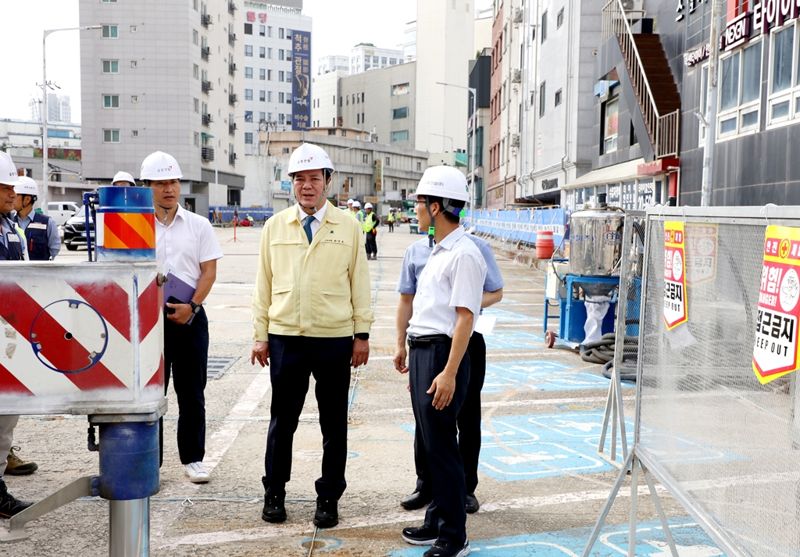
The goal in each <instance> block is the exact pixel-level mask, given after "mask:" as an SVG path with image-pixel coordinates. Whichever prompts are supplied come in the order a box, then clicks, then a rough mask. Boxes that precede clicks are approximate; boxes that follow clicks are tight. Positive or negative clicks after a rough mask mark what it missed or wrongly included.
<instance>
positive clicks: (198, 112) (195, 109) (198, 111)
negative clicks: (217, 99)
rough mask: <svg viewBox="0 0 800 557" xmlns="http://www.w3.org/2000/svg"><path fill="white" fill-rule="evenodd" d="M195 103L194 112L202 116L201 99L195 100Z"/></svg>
mask: <svg viewBox="0 0 800 557" xmlns="http://www.w3.org/2000/svg"><path fill="white" fill-rule="evenodd" d="M193 101H194V111H195V112H196V113H197V114H200V99H198V98H194V99H193Z"/></svg>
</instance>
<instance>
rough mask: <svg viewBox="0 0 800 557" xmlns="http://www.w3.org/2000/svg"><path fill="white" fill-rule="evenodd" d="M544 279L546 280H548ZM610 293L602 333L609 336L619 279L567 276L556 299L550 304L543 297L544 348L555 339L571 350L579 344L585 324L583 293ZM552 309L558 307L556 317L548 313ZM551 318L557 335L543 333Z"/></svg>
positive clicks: (550, 345) (547, 332)
mask: <svg viewBox="0 0 800 557" xmlns="http://www.w3.org/2000/svg"><path fill="white" fill-rule="evenodd" d="M548 278H550V277H549V276H548ZM604 286H606V287H607V290H608V291H611V292H613V294H612V299H611V302H610V304H609V308H608V312H607V313H606V315H605V317H604V318H603V325H602V332H603V334H605V333H611V332H613V331H614V312H615V311H616V307H617V303H616V297H617V289H618V287H619V277H592V276H580V275H572V274H568V275H566V276H565V277H564V288H563V291H561V289H559V291H560V293H559V296H558V299H556V300H553V299H550V298H548V297H547V296H545V299H544V322H543V329H544V341H545V344H546V345H547V347H548V348H552V347H553V346H554V345H555V343H556V340H557V339H560V340H561V341H562V342H564V343H565V344H567V345H568V346H570V347H572V348H574V347H576V346H577V345H579V344H580V343H581V342H583V339H584V338H585V333H584V330H583V326H584V324H585V323H586V305H585V304H586V302H584V292H585V291H586V290H595V289H602V290H606V288H604ZM552 306H558V310H559V313H558V315H553V314H551V313H550V308H551V307H552ZM551 318H558V319H559V324H558V335H556V334H555V332H553V331H549V330H548V329H547V325H548V322H549V320H550V319H551Z"/></svg>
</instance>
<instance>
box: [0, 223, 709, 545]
mask: <svg viewBox="0 0 800 557" xmlns="http://www.w3.org/2000/svg"><path fill="white" fill-rule="evenodd" d="M216 232H217V236H218V238H219V240H220V242H221V244H222V246H223V250H224V252H225V258H224V259H223V260H222V261H221V262H220V264H219V268H218V279H217V283H216V285H215V286H214V289H213V291H212V293H211V295H210V297H209V299H208V301H207V311H208V314H209V320H210V324H211V325H210V332H211V349H210V355H211V356H213V357H229V358H233V359H234V362H233V364H232V365H231V367H230V368H229V369H228V370H227V371H225V373H224V374H223V375H222V376H221V377H219V378H218V379H213V380H210V381H209V383H208V387H207V389H206V400H207V414H208V434H207V455H206V459H205V460H206V463H207V465H208V467H209V468H210V469H211V471H212V472H211V482H210V483H208V484H206V485H200V486H198V485H194V484H191V483H189V482H188V481H187V479H186V478H185V477H184V472H183V468H182V466H181V465H180V462H179V460H178V456H177V449H176V446H175V425H176V416H177V403H176V401H175V397H174V393H173V392H172V391H171V392H170V396H169V405H170V406H169V411H168V414H167V416H166V418H165V424H166V431H165V440H166V442H165V445H166V446H165V459H164V466H163V468H162V469H161V490H160V492H159V493H158V494H157V495H155V496H153V497H152V499H151V518H150V520H151V540H150V547H151V554H152V555H169V556H171V557H174V556H179V555H226V556H264V555H275V556H295V555H297V556H301V555H302V556H307V555H329V556H332V557H333V556H337V557H344V556H367V555H370V556H371V555H394V556H397V557H400V556H409V557H410V556H418V555H421V554H422V552H423V551H424V548H412V547H411V546H408V545H406V544H405V543H404V542H403V541H402V539H401V538H400V530H401V529H402V528H403V527H405V526H408V525H414V524H419V523H421V519H422V516H423V511H416V512H406V511H404V510H403V509H402V508H401V507H400V506H399V501H400V500H401V499H402V498H403V497H404V496H405V495H407V494H408V493H410V492H411V491H412V490H413V486H414V479H415V478H414V468H413V460H412V433H413V417H412V413H411V405H410V401H409V396H408V392H407V390H406V383H407V379H406V377H405V376H402V375H400V374H398V373H397V372H396V371H395V370H394V369H393V366H392V361H391V360H392V355H393V351H394V346H395V329H394V314H395V307H396V303H397V298H398V295H397V293H396V291H395V288H396V284H397V278H398V275H399V270H400V264H401V261H402V255H403V252H404V250H405V248H406V246H408V245H409V244H410V243H411V242H412V241H413V240H415V239H416V238H418V236H415V235H411V234H409V231H408V227H407V226H406V225H401V226H399V227H398V228H397V229H396V231H395V232H394V233H393V234H389V233H388V232H387V229H386V228H385V227H384V228H382V230H381V233H380V234H379V236H378V244H379V255H378V259H377V260H376V261H370V262H369V266H370V272H371V278H372V297H373V301H374V310H375V316H376V321H375V324H374V325H373V328H372V333H371V340H370V347H371V351H370V360H369V364H368V365H367V366H365V367H364V368H362V369H358V370H355V372H354V373H353V380H352V385H351V401H352V404H351V410H350V429H349V450H350V459H349V462H348V468H347V479H348V488H347V491H346V492H345V494H344V496H343V498H342V500H341V502H340V523H339V525H338V526H337V527H335V528H333V529H329V530H318V531H315V528H314V526H313V524H312V516H313V513H314V508H315V505H314V499H315V493H314V479H315V478H316V477H317V476H318V474H319V468H320V460H321V435H320V433H319V427H318V424H317V414H316V403H315V401H314V397H313V385H312V387H311V390H310V393H311V394H310V395H309V396H308V397H307V400H306V406H305V411H304V413H303V415H302V417H301V423H300V427H299V429H298V431H297V434H296V436H295V443H294V455H293V463H294V464H293V466H294V468H293V474H292V481H291V482H290V483H289V484H288V485H287V510H288V514H289V518H288V520H287V522H286V523H284V524H281V525H272V524H267V523H265V522H263V521H262V520H261V507H262V503H263V489H262V486H261V476H262V474H263V457H264V446H265V437H266V430H267V426H268V422H269V401H270V384H269V375H268V372H267V371H266V370H262V369H260V368H258V367H255V366H252V365H251V364H250V362H249V353H250V346H251V340H250V339H251V335H252V329H251V325H250V296H251V292H252V289H253V283H254V279H255V269H256V260H257V253H258V240H259V232H260V229H247V228H244V229H243V228H240V229H238V231H237V238H236V241H234V240H233V230H232V229H217V230H216ZM496 253H497V255H498V261H499V264H500V267H501V270H502V272H503V275H504V278H505V281H506V287H505V297H504V299H503V301H502V302H501V303H500V304H499V305H497V306H496V307H495V308H492V309H491V310H489V311H487V314H488V315H492V316H495V317H496V318H497V326H496V329H495V332H494V334H492V335H491V336H487V345H488V370H487V379H486V385H485V387H484V396H483V452H482V456H481V468H480V485H479V486H478V489H477V492H476V493H477V496H478V498H479V500H480V502H481V505H482V506H481V509H480V511H479V512H478V513H477V514H475V515H471V516H469V518H468V524H467V528H468V533H469V536H470V539H471V540H472V547H473V552H474V553H476V554H479V555H496V556H500V555H502V556H525V555H534V554H535V555H576V554H577V555H579V554H580V552H581V550H582V547H583V544H584V543H585V540H586V537H587V535H588V528H590V527H591V526H592V525H593V524H594V521H595V520H596V518H597V516H598V513H599V511H600V508H601V506H602V504H603V503H604V502H605V500H606V498H607V496H608V494H609V491H610V488H611V485H612V483H613V482H614V479H615V478H616V476H617V471H616V468H614V467H612V466H610V465H609V464H607V463H606V462H605V461H604V460H603V459H601V458H599V457H598V455H597V440H598V438H599V434H600V429H601V428H600V424H601V418H602V411H603V408H604V406H605V401H606V392H607V387H608V381H607V380H605V379H604V378H602V376H601V375H600V372H599V366H597V365H592V364H586V363H584V362H582V361H581V360H580V358H579V357H578V356H577V355H576V354H575V353H573V352H571V351H569V350H565V349H546V348H545V347H544V343H543V339H542V314H543V295H544V284H543V283H544V275H543V272H542V271H539V270H536V269H535V268H533V267H530V266H528V265H523V264H520V263H518V262H515V261H514V260H513V259H511V258H509V253H510V254H512V255H513V253H514V252H513V251H511V252H506V251H505V250H502V249H500V246H498V249H497V250H496ZM84 258H85V252H79V253H78V254H74V253H66V252H65V253H63V254H62V256H60V257H59V259H61V260H64V261H68V260H70V261H72V260H74V261H75V262H78V261H81V260H82V259H84ZM553 328H557V322H555V323H553V324H551V329H553ZM625 392H626V408H627V411H628V415H629V416H632V404H631V400H632V396H633V389H632V388H630V387H626V390H625ZM629 421H630V420H629ZM86 426H87V423H86V419H85V417H81V416H77V417H76V416H30V417H23V418H22V419H21V420H20V424H19V426H18V428H17V430H16V439H15V444H16V445H20V446H21V454H22V456H23V457H24V458H27V459H31V460H35V461H36V462H38V463H39V471H38V472H36V473H35V474H34V475H33V476H29V477H7V478H6V480H7V483H8V485H9V488H10V490H11V491H12V493H14V494H15V495H17V496H18V497H20V498H24V499H31V500H36V499H40V498H42V497H44V496H46V495H47V494H49V493H52V492H53V491H55V490H56V489H58V487H59V486H62V485H64V484H66V483H68V482H69V481H71V480H72V479H75V478H77V477H79V476H83V475H91V474H95V473H97V454H96V453H90V452H88V451H87V450H86ZM628 484H629V482H627V483H626V487H624V488H623V490H622V491H621V493H620V498H619V499H618V501H617V503H616V504H615V506H614V508H613V509H612V513H611V515H610V517H609V522H610V524H611V526H609V527H608V528H606V529H605V530H604V532H603V534H604V535H603V538H601V541H600V542H598V544H597V546H596V547H595V552H593V553H592V554H593V555H620V554H623V553H624V551H625V550H626V541H625V540H626V535H625V534H626V533H627V514H626V513H627V512H628V507H629V505H628V503H629V497H630V491H629V489H628V488H627V485H628ZM639 502H640V505H639V506H640V509H639V510H640V520H641V524H640V532H641V536H642V538H643V539H644V540H645V542H646V543H643V544H642V546H641V549H640V548H639V547H638V546H637V550H636V553H637V555H651V554H652V555H656V554H660V553H659V551H663V544H662V543H661V541H660V540H662V539H663V538H662V537H661V535H660V534H659V533H658V532H656V531H655V529H654V528H653V526H654V525H655V524H656V522H654V520H655V514H654V511H653V507H652V505H651V503H650V499H649V497H646V496H645V497H642V498H640V499H639ZM663 502H664V504H665V505H666V508H667V511H668V513H669V514H670V515H672V516H673V521H674V522H673V523H674V524H675V532H676V535H678V536H682V537H680V539H679V545H682V546H683V548H686V550H687V553H686V554H692V555H718V554H720V553H719V552H718V551H717V550H716V549H715V548H714V547H713V545H712V544H710V543H709V542H708V540H707V539H706V538H705V537H704V536H703V535H702V533H700V532H698V531H697V529H696V527H695V526H693V525H692V521H691V520H690V519H689V518H688V517H687V516H686V513H685V511H682V510H681V509H680V507H678V506H677V505H676V504H675V503H674V502H673V501H672V500H671V499H669V497H668V496H665V498H664V500H663ZM681 530H682V532H681ZM29 532H30V537H29V538H28V539H26V540H23V541H20V542H16V543H13V544H10V543H7V544H2V545H0V554H2V555H7V556H9V557H11V556H49V555H80V556H93V555H107V554H109V550H108V504H107V502H106V501H104V500H102V499H99V498H83V499H80V500H78V501H75V502H73V503H70V504H68V505H67V506H65V507H62V508H61V509H59V510H57V511H54V512H52V513H51V514H49V515H47V516H46V517H44V518H42V519H40V520H38V521H36V522H34V523H33V524H32V525H31V526H30V527H29ZM640 542H641V540H640Z"/></svg>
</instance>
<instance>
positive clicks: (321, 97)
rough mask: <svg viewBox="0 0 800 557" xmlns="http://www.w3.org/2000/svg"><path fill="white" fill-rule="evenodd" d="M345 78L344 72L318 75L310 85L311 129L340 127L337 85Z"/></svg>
mask: <svg viewBox="0 0 800 557" xmlns="http://www.w3.org/2000/svg"><path fill="white" fill-rule="evenodd" d="M346 76H347V72H346V71H342V70H337V71H335V72H327V73H319V74H317V75H315V76H314V79H313V80H312V85H311V127H312V128H320V127H332V128H335V127H336V126H341V125H342V120H341V118H340V114H339V83H340V80H341V79H342V78H343V77H346Z"/></svg>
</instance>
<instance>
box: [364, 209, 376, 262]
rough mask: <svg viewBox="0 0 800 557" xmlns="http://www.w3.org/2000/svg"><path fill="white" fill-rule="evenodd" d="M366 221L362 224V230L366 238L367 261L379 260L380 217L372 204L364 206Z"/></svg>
mask: <svg viewBox="0 0 800 557" xmlns="http://www.w3.org/2000/svg"><path fill="white" fill-rule="evenodd" d="M364 210H365V211H366V213H364V221H363V222H362V223H361V228H362V229H363V230H364V235H365V236H366V238H367V239H366V241H365V244H364V245H365V247H366V250H367V259H378V225H379V224H380V221H379V220H378V215H376V214H375V211H374V209H373V207H372V203H365V204H364Z"/></svg>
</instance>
